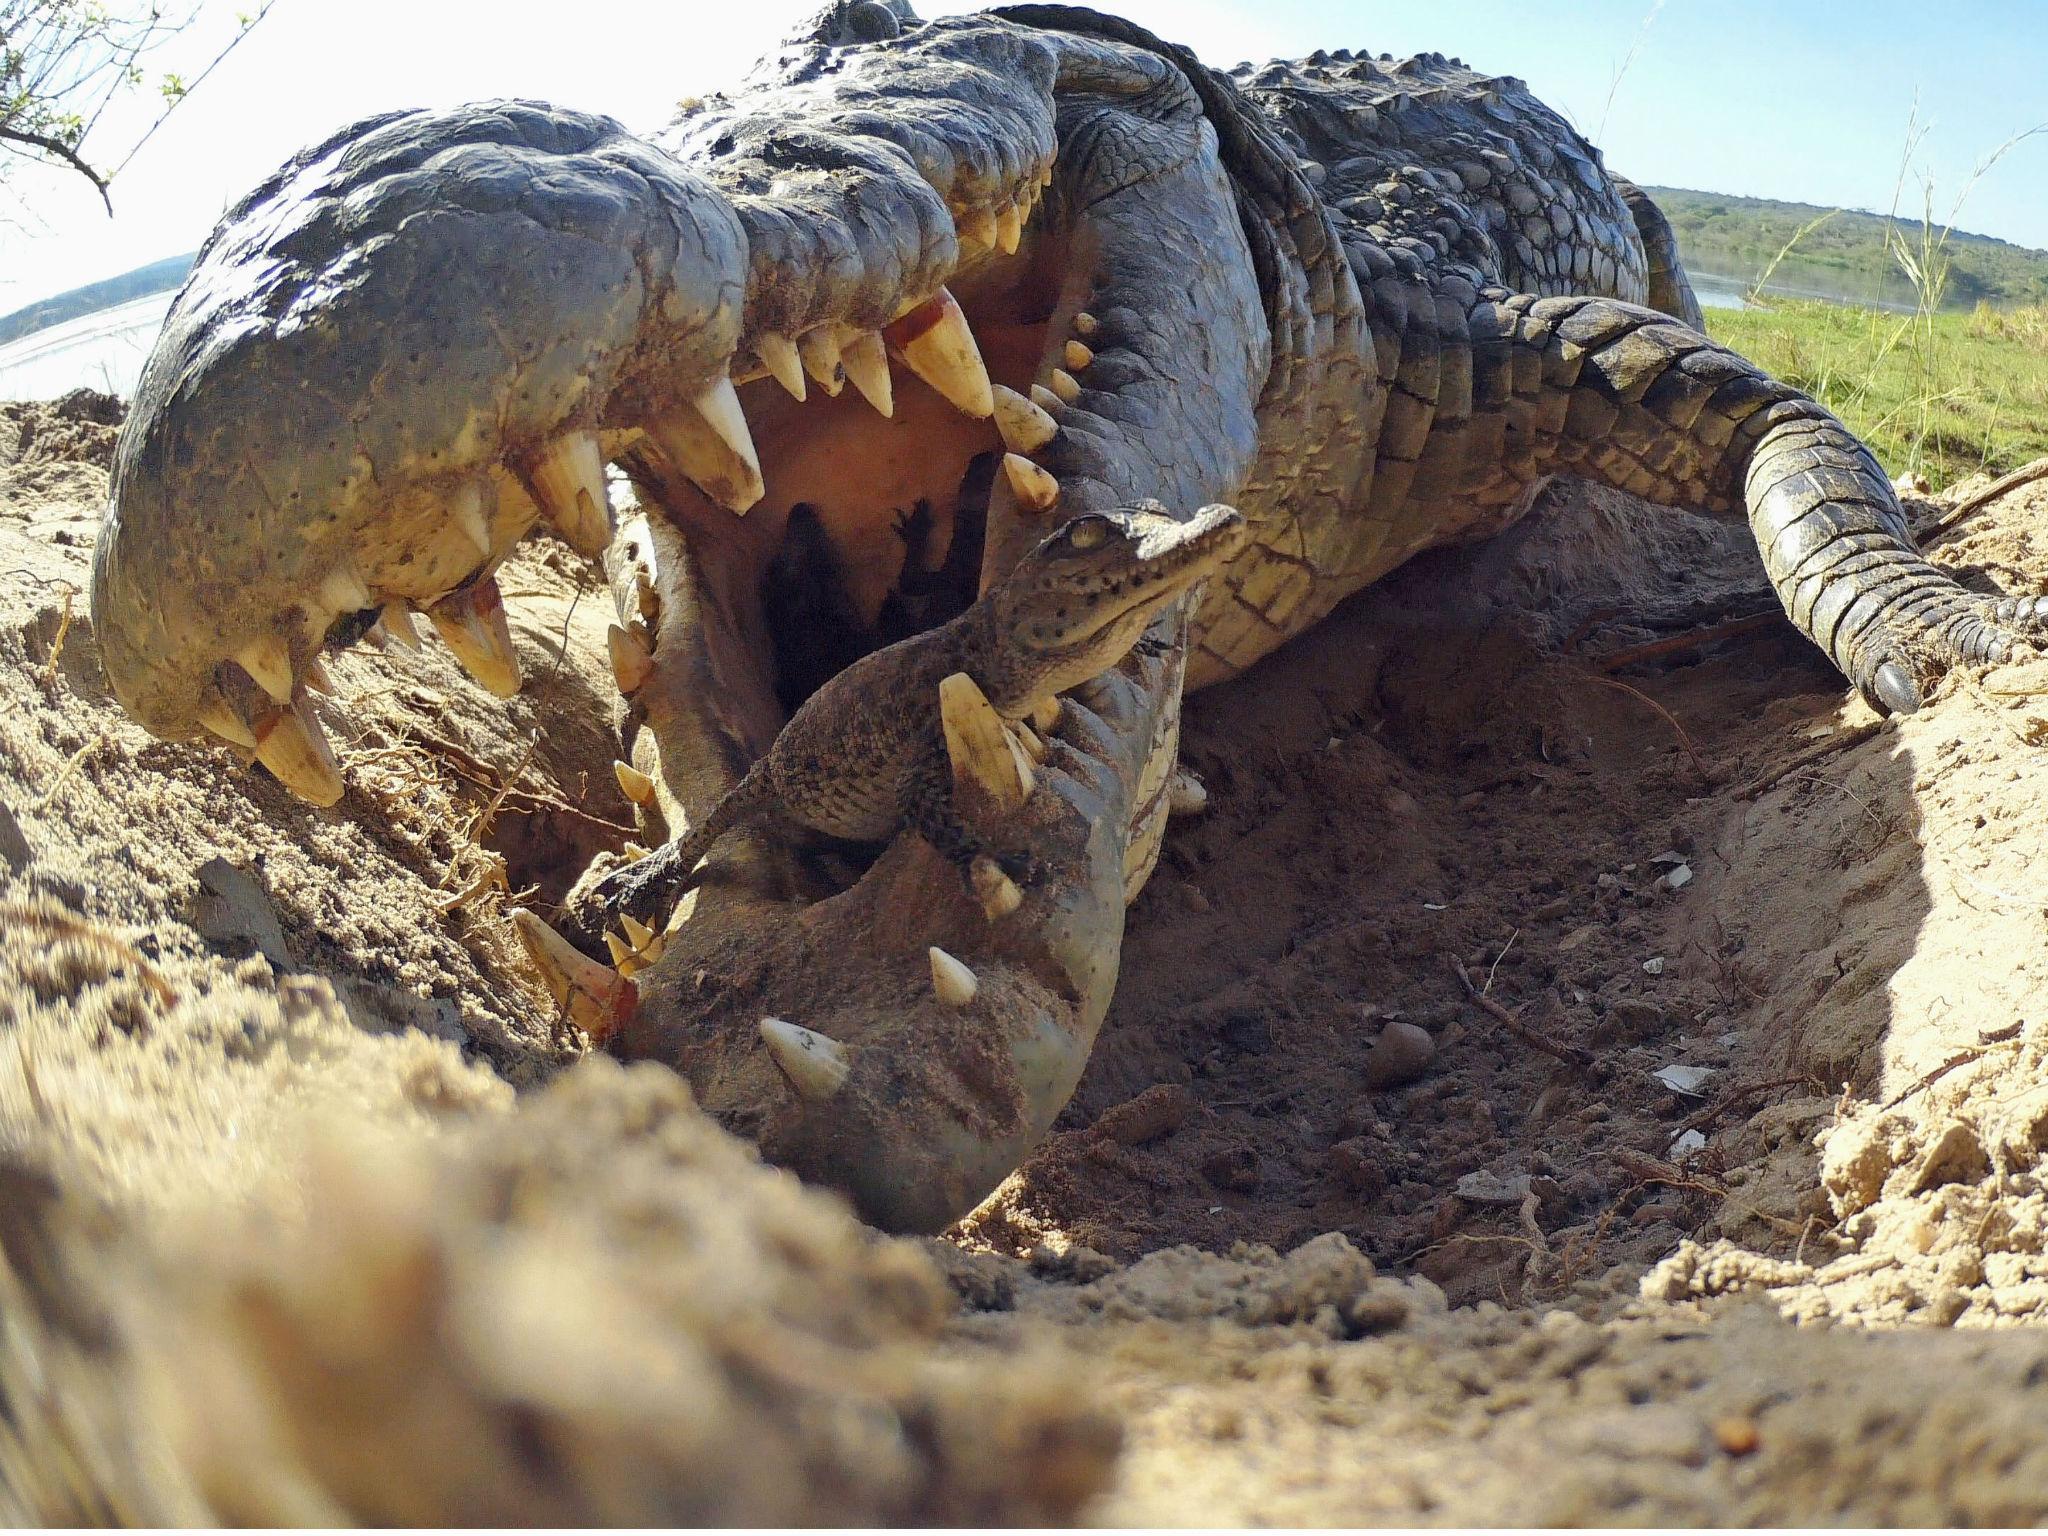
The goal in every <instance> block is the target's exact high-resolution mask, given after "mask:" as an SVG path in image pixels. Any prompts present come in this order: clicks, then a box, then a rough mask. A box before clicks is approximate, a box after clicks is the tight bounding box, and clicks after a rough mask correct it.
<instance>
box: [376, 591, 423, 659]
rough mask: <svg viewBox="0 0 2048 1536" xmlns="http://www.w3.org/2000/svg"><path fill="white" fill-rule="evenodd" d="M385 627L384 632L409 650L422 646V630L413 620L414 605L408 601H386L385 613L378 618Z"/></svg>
mask: <svg viewBox="0 0 2048 1536" xmlns="http://www.w3.org/2000/svg"><path fill="white" fill-rule="evenodd" d="M377 622H378V623H379V624H381V625H382V626H383V627H384V633H385V634H387V635H389V636H390V637H391V638H392V639H394V640H396V641H397V642H398V643H399V644H400V645H402V646H404V647H405V648H406V649H407V650H408V651H416V650H418V649H419V648H420V632H419V630H418V629H417V628H415V627H414V625H413V622H412V607H411V605H410V604H408V603H386V604H385V605H384V612H383V615H382V616H381V617H380V618H379V619H378V620H377Z"/></svg>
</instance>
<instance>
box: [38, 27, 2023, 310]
mask: <svg viewBox="0 0 2048 1536" xmlns="http://www.w3.org/2000/svg"><path fill="white" fill-rule="evenodd" d="M1096 3H1097V4H1099V5H1101V6H1102V7H1103V8H1105V9H1121V10H1122V11H1123V12H1124V13H1125V14H1127V15H1129V16H1131V17H1132V18H1133V19H1134V20H1137V21H1139V22H1141V23H1143V24H1145V25H1147V26H1150V27H1152V28H1153V29H1155V30H1156V31H1158V32H1160V33H1161V34H1162V35H1164V36H1166V37H1168V38H1171V39H1174V40H1176V41H1181V42H1187V43H1190V44H1193V45H1194V46H1195V48H1196V49H1197V51H1199V52H1200V53H1201V54H1202V55H1203V57H1205V58H1206V59H1208V60H1209V61H1210V62H1212V63H1217V64H1224V65H1228V64H1234V63H1236V62H1237V61H1238V60H1240V59H1243V58H1255V59H1265V58H1269V57H1273V56H1275V55H1288V56H1297V55H1299V54H1302V53H1307V52H1309V51H1311V50H1313V49H1315V48H1318V47H1327V48H1337V47H1352V48H1369V49H1371V50H1372V51H1374V52H1390V53H1393V54H1395V55H1397V56H1398V55H1402V54H1407V53H1413V52H1418V51H1422V50H1427V49H1435V50H1439V51H1441V52H1444V53H1449V54H1456V55H1458V56H1459V57H1462V58H1463V59H1465V60H1466V62H1467V63H1470V64H1473V65H1475V66H1477V67H1480V68H1485V69H1490V70H1496V71H1499V72H1501V73H1504V74H1514V75H1520V76H1521V77H1523V78H1524V79H1526V80H1528V81H1529V83H1530V84H1531V85H1532V86H1533V87H1534V88H1535V90H1536V92H1537V94H1538V95H1540V96H1542V97H1543V98H1544V99H1545V100H1547V101H1548V102H1549V103H1550V104H1551V105H1552V106H1554V107H1556V108H1558V109H1559V110H1561V111H1563V112H1564V113H1565V114H1566V116H1568V117H1569V118H1571V119H1572V120H1573V121H1574V122H1576V123H1577V124H1578V125H1579V127H1580V128H1581V130H1582V131H1584V132H1585V133H1587V134H1588V135H1589V136H1590V137H1592V138H1594V139H1595V141H1596V142H1598V143H1600V144H1601V145H1602V146H1603V147H1604V148H1605V149H1606V150H1607V154H1608V159H1609V162H1610V163H1611V164H1613V165H1614V166H1615V167H1616V169H1618V170H1620V171H1622V172H1623V173H1624V174H1626V175H1629V176H1632V177H1634V178H1636V179H1637V180H1639V181H1645V182H1653V183H1661V184H1665V185H1673V186H1692V187H1706V188H1711V189H1714V190H1718V191H1724V192H1738V193H1749V194H1753V195H1757V196H1767V197H1782V198H1789V199H1794V200H1798V201H1803V202H1816V203H1840V204H1844V205H1847V206H1850V207H1870V208H1875V209H1877V210H1878V211H1880V212H1882V211H1884V210H1886V209H1888V208H1889V207H1891V206H1892V202H1893V194H1894V188H1895V187H1896V186H1897V185H1898V183H1899V180H1900V170H1901V161H1902V157H1903V153H1904V149H1905V142H1906V132H1907V123H1908V119H1909V116H1910V114H1911V113H1912V111H1913V107H1914V102H1915V98H1916V94H1917V98H1918V102H1919V115H1920V120H1921V122H1922V124H1923V125H1924V126H1927V127H1928V128H1929V129H1930V130H1931V131H1930V132H1929V134H1928V136H1927V138H1926V139H1925V140H1924V142H1923V143H1922V145H1921V147H1920V150H1919V152H1918V154H1917V156H1916V158H1915V169H1916V171H1927V172H1931V173H1932V174H1933V176H1934V178H1935V184H1936V198H1935V211H1936V213H1937V215H1940V216H1943V217H1946V216H1947V214H1948V212H1949V210H1950V208H1951V206H1952V204H1953V203H1954V200H1955V198H1956V196H1957V194H1958V193H1959V192H1960V191H1961V190H1962V188H1963V185H1964V183H1965V181H1967V179H1968V178H1969V175H1970V173H1971V171H1972V170H1973V168H1974V167H1975V166H1976V165H1977V163H1978V162H1979V161H1981V160H1982V159H1983V158H1984V157H1985V156H1986V155H1988V154H1990V153H1991V152H1992V151H1993V150H1995V149H1996V148H1997V147H1998V145H1999V144H2000V143H2001V142H2002V141H2003V140H2005V139H2006V138H2008V137H2009V136H2011V135H2012V134H2014V133H2017V132H2020V131H2022V130H2024V129H2027V128H2031V127H2033V126H2035V125H2036V124H2040V123H2048V0H1950V3H1948V4H1945V5H1939V6H1929V5H1927V4H1925V0H1914V3H1910V4H1909V3H1906V0H1865V3H1859V4H1847V3H1840V0H1818V3H1816V0H1809V3H1806V4H1772V3H1764V0H1662V3H1661V4H1660V3H1659V0H1573V3H1569V4H1566V5H1556V4H1547V3H1544V0H1436V3H1423V0H1371V3H1365V0H1096ZM247 4H248V0H227V3H220V0H216V3H215V6H214V8H213V10H212V11H211V12H210V13H209V14H208V17H207V21H206V23H205V24H204V25H203V26H202V28H201V29H199V30H198V31H196V32H195V33H194V34H192V35H191V36H189V37H188V38H186V39H183V40H181V43H180V45H179V49H178V51H173V52H167V53H166V54H164V55H162V56H161V57H160V59H159V60H158V63H159V64H160V65H161V66H162V67H167V68H185V69H186V70H187V72H188V73H189V71H190V67H191V63H192V56H193V55H194V54H196V53H199V52H200V51H202V50H205V49H207V48H208V47H210V46H212V45H217V43H218V41H219V40H220V38H221V37H222V36H223V35H225V32H224V30H223V29H227V30H231V29H232V25H233V23H232V20H231V15H232V12H233V11H234V10H235V9H237V8H241V7H245V6H246V5H247ZM815 5H816V0H750V3H748V4H745V5H727V4H723V3H705V0H680V3H678V0H665V3H657V0H573V3H570V4H563V3H562V0H544V3H543V0H499V3H495V4H485V3H476V0H353V3H350V4H347V5H345V6H343V5H337V4H333V3H331V0H280V3H279V4H278V6H277V8H276V9H275V10H274V11H272V13H271V14H270V16H269V18H268V19H267V20H266V21H264V23H263V24H262V25H261V26H260V27H259V28H257V29H256V31H255V32H254V33H253V34H251V36H250V37H249V38H248V39H247V40H246V41H245V42H244V43H243V44H242V46H241V47H240V48H239V49H237V50H236V52H235V53H234V54H233V55H232V56H231V57H230V58H229V59H228V60H227V61H226V62H225V63H224V64H223V65H222V66H221V67H220V68H219V70H218V71H217V72H216V73H215V74H214V76H213V78H212V79H210V80H209V81H207V82H206V84H205V86H204V87H203V89H202V90H201V91H200V92H198V93H197V94H195V95H194V96H193V98H192V99H191V100H190V101H189V102H188V103H186V105H184V106H183V107H181V108H180V109H179V111H178V112H177V113H176V114H174V115H173V116H172V117H171V119H170V120H169V122H168V123H167V124H166V125H165V126H164V127H163V128H162V130H160V131H159V132H158V134H157V135H156V136H155V138H154V139H152V140H151V142H150V143H149V144H148V145H147V146H146V147H145V148H144V150H143V151H142V153H141V154H140V155H138V156H137V157H136V159H135V161H134V162H133V163H132V164H131V165H130V166H129V168H128V170H127V171H126V172H125V173H124V174H123V176H122V177H121V178H120V180H118V181H117V182H116V183H115V188H114V202H115V208H116V217H115V218H113V219H111V220H110V219H108V217H107V216H106V214H105V212H104V211H103V210H102V209H101V208H100V205H99V202H98V199H97V198H96V197H95V196H93V195H92V194H91V193H90V191H89V190H87V189H86V188H84V187H83V185H82V184H81V185H79V186H77V187H73V186H71V185H69V184H68V183H67V182H65V181H64V180H63V179H62V178H59V177H56V176H54V175H49V174H44V173H39V172H35V171H29V170H17V171H16V172H15V173H14V175H13V178H12V183H11V189H12V193H13V194H14V196H15V198H17V199H18V200H19V201H21V202H24V203H25V204H26V207H25V209H22V208H16V207H5V208H4V209H0V212H4V214H5V216H6V222H0V311H4V310H7V309H11V308H14V307H16V306H18V305H20V304H25V303H29V302H32V301H33V300H35V299H37V298H40V297H42V296H43V295H44V294H46V293H51V292H56V291H58V290H61V289H64V288H69V287H72V286H74V285H76V284H78V283H83V282H90V281H93V280H94V279H97V278H101V277H107V276H111V275H113V274H114V273H117V272H121V271H125V270H126V269H127V268H129V267H132V266H136V265H139V264H141V263H142V262H145V261H149V260H153V259H154V258H156V257H159V256H165V255H171V254H174V253H176V252H178V251H182V250H189V249H190V248H191V247H193V246H194V245H196V244H197V243H198V241H199V240H200V239H201V238H202V237H203V236H204V234H205V233H206V230H207V229H208V228H209V227H210V226H211V225H212V223H213V221H214V219H215V218H216V217H217V216H218V214H219V212H220V210H221V208H222V207H223V206H224V205H225V204H226V203H228V202H230V201H232V200H233V199H234V198H235V197H236V196H238V195H239V194H240V193H241V192H242V191H244V190H245V189H246V188H248V187H249V186H250V185H252V184H253V183H254V182H256V181H257V180H259V179H260V178H261V177H262V176H263V175H264V173H265V172H267V171H268V170H270V169H271V167H273V166H274V165H276V164H277V163H278V162H279V161H280V160H282V159H283V158H284V157H285V156H286V155H288V154H290V153H291V152H292V151H293V150H295V149H297V148H299V147H300V146H301V145H303V144H305V143H307V142H309V141H311V140H313V139H316V138H318V137H320V136H321V135H323V134H324V133H326V132H327V131H328V130H330V129H331V128H333V127H334V126H336V125H338V124H340V123H342V122H345V121H348V120H349V119H351V118H354V117H359V116H362V115H364V114H366V113H369V112H373V111H377V110H380V109H383V108H386V107H395V106H413V105H419V104H432V105H450V104H453V103H455V102H458V101H463V100H469V99H474V98H476V97H481V96H494V95H527V96H539V97H543V98H547V99H551V100H556V101H560V102H563V103H565V104H568V105H573V106H581V107H589V108H595V109H597V110H601V111H607V112H610V113H611V114H612V115H614V116H616V117H619V118H622V119H623V120H625V121H626V122H627V123H629V124H634V125H648V124H653V123H658V122H660V121H661V120H663V119H664V118H665V117H666V116H667V113H668V108H669V104H670V103H672V102H673V101H674V100H675V99H676V98H677V97H679V96H685V95H689V94H692V93H695V92H700V91H704V90H707V89H711V88H713V87H715V86H716V85H718V84H719V83H721V82H724V81H729V80H731V79H733V78H735V77H736V76H737V75H738V73H739V72H740V71H742V70H744V69H745V68H746V66H747V65H748V64H750V63H751V62H752V61H753V59H754V58H756V57H757V56H759V55H760V54H761V53H762V52H764V51H766V49H767V48H768V47H769V46H770V45H772V43H773V42H775V41H776V40H777V39H778V38H779V37H780V36H781V35H782V33H783V32H784V31H785V30H786V29H787V28H788V27H789V25H790V24H791V23H792V22H793V21H794V20H795V19H796V18H798V17H799V16H801V15H804V14H806V13H808V12H810V11H811V10H813V9H814V8H815ZM922 8H923V9H924V10H925V12H926V14H931V13H933V12H935V11H937V12H943V11H953V10H969V9H974V8H976V6H975V5H973V4H964V3H955V4H945V3H941V4H937V5H930V4H927V5H925V6H924V7H922ZM1631 49H1633V50H1634V56H1633V58H1630V57H1629V55H1630V53H1631ZM1624 60H1627V65H1626V68H1625V69H1624V67H1623V65H1624ZM1617 75H1619V80H1618V83H1617ZM1610 97H1611V101H1610ZM112 127H113V129H114V132H113V133H112V134H111V135H110V136H109V138H108V140H107V142H106V149H107V150H113V149H115V148H117V147H125V144H126V142H132V139H133V137H134V132H135V129H134V127H133V120H132V118H131V120H130V122H128V123H125V124H124V123H118V122H117V123H114V124H112ZM124 128H125V129H127V130H128V131H127V136H126V139H125V140H124V139H123V136H122V135H123V130H124ZM2044 186H2048V135H2043V136H2041V137H2039V138H2035V139H2033V140H2030V141H2029V142H2026V143H2024V144H2021V145H2019V146H2018V147H2017V148H2015V149H2014V150H2013V151H2012V152H2011V153H2010V154H2009V155H2007V156H2006V158H2005V159H2004V160H2003V161H2002V162H2000V163H1999V164H1998V165H1997V166H1995V167H1994V168H1993V169H1992V170H1991V171H1990V172H1989V173H1988V174H1987V175H1986V176H1985V177H1984V178H1983V179H1982V180H1981V181H1979V182H1978V183H1977V185H1976V186H1975V188H1974V190H1972V191H1971V192H1970V195H1969V199H1968V201H1967V202H1966V203H1965V204H1964V206H1963V208H1962V211H1961V214H1960V216H1959V218H1958V223H1959V224H1960V225H1961V226H1962V227H1963V228H1966V229H1972V230H1976V231H1980V232H1982V233H1986V234H1993V235H1998V236H2001V237H2002V238H2005V239H2008V240H2012V241H2016V242H2018V243H2020V244H2023V245H2032V246H2038V247H2048V196H2044V195H2043V193H2042V188H2043V187H2044ZM1920 202H1921V194H1920V190H1919V183H1918V180H1917V178H1916V177H1915V176H1909V177H1908V179H1907V186H1906V190H1905V194H1904V197H1903V199H1902V207H1903V208H1904V210H1905V211H1908V212H1913V213H1917V212H1918V210H1919V207H1920Z"/></svg>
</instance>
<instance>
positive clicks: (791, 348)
mask: <svg viewBox="0 0 2048 1536" xmlns="http://www.w3.org/2000/svg"><path fill="white" fill-rule="evenodd" d="M754 356H756V357H758V358H760V359H761V366H762V367H764V368H766V369H767V370H768V372H769V373H770V374H772V375H773V376H774V379H775V382H776V383H778V384H780V385H781V386H782V387H783V388H784V389H786V390H788V391H789V392H790V394H791V395H792V396H794V397H795V398H796V399H798V400H801V399H803V397H804V362H803V359H802V358H801V357H800V356H798V355H797V350H796V343H795V342H793V341H791V340H790V339H789V338H788V337H787V336H778V335H777V334H776V333H775V332H773V331H763V332H762V333H761V334H760V335H759V336H757V337H755V338H754Z"/></svg>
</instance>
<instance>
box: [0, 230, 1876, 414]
mask: <svg viewBox="0 0 2048 1536" xmlns="http://www.w3.org/2000/svg"><path fill="white" fill-rule="evenodd" d="M1687 270H1688V272H1689V273H1690V275H1691V277H1692V286H1693V291H1694V292H1695V293H1697V294H1698V295H1699V299H1700V303H1701V304H1703V305H1705V306H1706V307H1707V308H1708V309H1743V308H1746V307H1747V304H1746V301H1745V300H1744V298H1743V295H1744V294H1745V293H1747V292H1748V291H1749V287H1750V284H1751V282H1752V281H1753V278H1750V277H1736V276H1731V275H1729V274H1727V273H1722V272H1713V271H1709V270H1706V269H1704V268H1701V267H1694V266H1691V265H1688V268H1687ZM1771 278H1772V280H1771V281H1770V282H1769V283H1767V284H1766V285H1765V287H1764V291H1765V292H1766V293H1772V294H1778V295H1780V296H1782V297H1785V298H1795V299H1826V300H1828V301H1829V302H1831V303H1835V304H1863V305H1868V306H1870V307H1872V308H1875V309H1889V310H1896V311H1900V312H1902V313H1910V312H1911V310H1912V308H1913V305H1912V302H1911V295H1910V293H1905V294H1902V293H1900V292H1898V291H1897V290H1899V289H1900V288H1901V287H1902V286H1903V282H1904V280H1903V279H1902V278H1898V279H1892V280H1890V281H1887V280H1886V279H1884V278H1882V277H1880V278H1878V279H1877V280H1875V281H1873V282H1868V283H1866V282H1863V281H1862V280H1860V279H1856V278H1854V277H1850V278H1847V279H1845V277H1844V274H1842V273H1840V272H1838V271H1835V270H1834V269H1831V268H1826V267H1819V268H1808V269H1801V268H1799V267H1796V266H1795V265H1794V264H1793V263H1791V262H1784V263H1781V264H1780V265H1779V267H1778V269H1777V270H1776V271H1775V272H1773V273H1772V274H1771ZM1852 284H1853V285H1854V286H1858V287H1862V288H1863V289H1864V290H1865V291H1863V292H1860V293H1850V292H1845V291H1844V288H1845V287H1846V286H1850V285H1852ZM1888 289H1889V290H1891V291H1887V290H1888ZM170 307H171V295H170V294H169V293H157V294H151V295H149V296H148V297H147V298H140V299H131V300H130V301H129V302H127V303H126V304H117V305H115V306H114V307H113V308H111V309H103V310H101V311H99V312H98V313H97V314H91V315H81V316H79V317H78V318H77V319H75V320H67V321H65V322H64V323H63V324H62V325H53V326H51V327H50V328H49V329H48V330H46V331H37V332H36V333H35V334H34V335H33V336H24V337H22V338H21V340H19V341H15V342H10V343H8V344H7V345H6V346H0V400H48V399H53V398H55V397H56V396H58V395H61V394H65V393H66V392H68V391H70V390H74V389H79V388H89V389H98V390H104V391H105V392H106V393H108V394H111V395H119V396H121V397H122V398H123V399H131V398H133V397H134V394H135V386H136V384H137V382H138V381H139V380H140V379H141V378H142V365H143V364H144V363H145V362H147V361H148V359H149V349H150V348H151V347H152V346H154V345H155V344H156V336H157V332H158V331H159V330H160V329H162V327H163V322H164V315H165V313H166V312H167V311H168V310H169V309H170Z"/></svg>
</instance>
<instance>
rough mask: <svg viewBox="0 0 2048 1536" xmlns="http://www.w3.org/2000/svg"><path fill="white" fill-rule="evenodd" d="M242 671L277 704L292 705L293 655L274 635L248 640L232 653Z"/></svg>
mask: <svg viewBox="0 0 2048 1536" xmlns="http://www.w3.org/2000/svg"><path fill="white" fill-rule="evenodd" d="M235 660H236V661H239V662H240V663H241V664H242V670H243V671H244V672H246V673H248V674H249V675H250V676H251V677H253V678H255V679H256V682H257V685H258V686H259V687H261V688H262V690H263V691H264V692H265V693H267V694H269V695H270V696H271V698H273V699H274V700H276V701H277V702H278V703H280V704H289V703H291V701H292V653H291V651H290V649H289V648H288V647H287V646H286V645H285V643H284V642H283V641H282V640H280V639H279V638H278V637H277V636H276V635H264V636H262V637H261V638H260V639H256V640H251V641H250V642H249V643H248V644H247V645H245V646H243V647H242V648H241V649H240V650H239V651H237V652H235Z"/></svg>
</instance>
